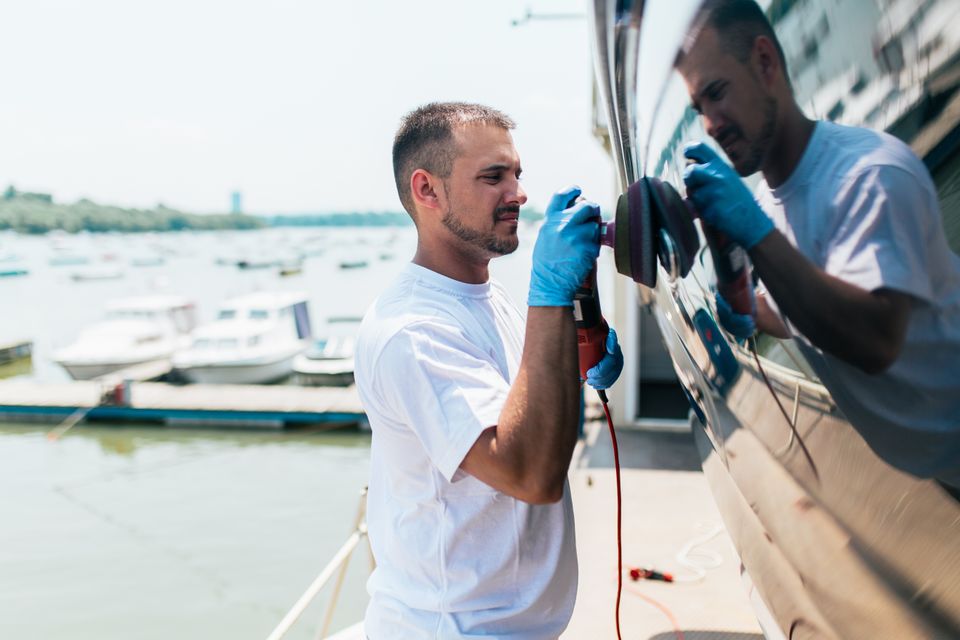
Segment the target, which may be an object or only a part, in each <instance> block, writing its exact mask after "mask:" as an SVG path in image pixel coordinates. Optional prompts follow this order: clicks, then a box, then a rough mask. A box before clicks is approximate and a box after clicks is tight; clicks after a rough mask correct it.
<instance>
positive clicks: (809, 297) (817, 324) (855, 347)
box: [750, 231, 906, 373]
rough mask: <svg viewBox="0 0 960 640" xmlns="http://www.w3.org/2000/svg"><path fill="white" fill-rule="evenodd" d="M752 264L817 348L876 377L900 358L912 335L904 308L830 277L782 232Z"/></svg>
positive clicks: (756, 252) (754, 252)
mask: <svg viewBox="0 0 960 640" xmlns="http://www.w3.org/2000/svg"><path fill="white" fill-rule="evenodd" d="M750 258H751V260H752V261H753V265H754V267H755V268H756V270H757V273H759V275H760V277H761V278H762V279H763V282H764V285H766V288H767V290H768V291H769V292H770V294H771V295H772V296H773V298H774V299H775V300H776V301H777V305H778V306H779V307H780V309H781V311H783V312H784V314H785V315H786V317H788V318H789V319H790V321H791V322H792V323H793V324H794V325H795V326H796V327H797V329H798V330H799V331H800V332H801V333H803V334H804V335H805V336H806V337H807V338H808V339H809V340H810V341H811V342H812V343H813V344H815V345H816V346H818V347H820V348H821V349H823V350H824V351H827V352H829V353H832V354H833V355H835V356H837V357H839V358H841V359H843V360H846V361H847V362H850V363H851V364H853V365H855V366H858V367H860V368H862V369H864V370H865V371H867V372H870V373H875V372H877V371H880V370H882V369H884V368H885V367H886V366H889V364H890V362H892V360H893V359H894V358H895V357H896V354H897V353H898V352H899V349H900V345H901V344H902V342H903V335H904V333H905V329H906V316H905V315H904V314H905V311H904V308H903V305H902V304H898V303H895V302H892V301H891V300H890V299H888V298H886V297H884V296H878V295H875V294H873V293H871V292H869V291H865V290H863V289H861V288H859V287H856V286H854V285H852V284H849V283H847V282H844V281H843V280H840V279H839V278H835V277H833V276H831V275H829V274H827V273H826V272H824V271H823V270H821V269H819V268H817V266H816V265H814V264H813V263H812V262H810V260H808V259H807V258H806V257H805V256H804V255H803V254H801V253H800V252H799V251H798V250H797V249H796V247H794V246H793V245H791V244H790V242H789V241H788V240H787V239H786V238H785V237H784V236H783V234H781V233H780V232H779V231H773V232H772V233H770V234H769V235H768V236H767V237H766V238H764V239H763V240H762V241H761V242H760V243H758V244H757V245H756V246H755V247H754V248H753V249H751V251H750Z"/></svg>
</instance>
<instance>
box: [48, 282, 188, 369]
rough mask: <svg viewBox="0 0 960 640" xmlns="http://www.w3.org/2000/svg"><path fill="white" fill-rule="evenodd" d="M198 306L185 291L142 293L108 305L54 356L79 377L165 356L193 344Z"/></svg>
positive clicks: (59, 362)
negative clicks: (102, 315)
mask: <svg viewBox="0 0 960 640" xmlns="http://www.w3.org/2000/svg"><path fill="white" fill-rule="evenodd" d="M195 324H196V319H195V310H194V305H193V303H192V302H190V301H189V300H188V299H187V298H184V297H182V296H168V295H156V296H141V297H135V298H124V299H119V300H114V301H112V302H110V303H108V304H107V313H106V317H105V318H104V320H102V321H101V322H97V323H95V324H92V325H90V326H89V327H86V328H84V329H83V330H82V331H81V332H80V335H79V337H78V338H77V340H76V341H75V342H73V343H72V344H71V345H69V346H67V347H65V348H63V349H60V350H59V351H57V352H56V353H55V354H54V360H55V361H56V362H57V364H59V365H60V366H62V367H63V368H64V369H66V370H67V373H69V374H70V375H71V377H73V378H74V379H75V380H89V379H91V378H96V377H98V376H102V375H105V374H107V373H111V372H114V371H118V370H120V369H125V368H127V367H131V366H133V365H137V364H142V363H145V362H152V361H156V360H165V359H169V358H170V357H171V356H173V353H174V352H175V351H176V350H177V349H180V348H183V347H184V346H186V345H187V344H188V343H189V333H190V331H191V330H192V329H193V328H194V325H195Z"/></svg>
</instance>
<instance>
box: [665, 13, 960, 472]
mask: <svg viewBox="0 0 960 640" xmlns="http://www.w3.org/2000/svg"><path fill="white" fill-rule="evenodd" d="M701 18H702V19H701V20H699V21H698V22H697V27H695V32H693V33H691V38H690V40H689V41H688V46H687V47H686V48H685V50H684V51H683V52H682V53H681V55H680V57H679V58H678V61H677V68H678V70H679V71H680V73H681V75H682V76H683V79H684V81H685V83H686V86H687V90H688V92H689V94H690V97H691V100H692V102H693V107H694V109H696V110H697V112H698V113H700V114H701V116H702V118H703V124H704V127H705V128H706V130H707V133H708V134H710V136H711V137H713V139H714V140H716V142H717V143H718V144H719V145H720V146H721V147H722V148H723V150H724V152H725V153H726V155H727V157H728V158H729V159H730V161H731V162H732V163H733V169H735V170H736V172H734V170H733V169H731V167H730V166H729V165H727V164H726V163H725V162H724V161H723V160H722V159H720V157H719V156H718V155H717V154H716V153H715V152H714V151H713V150H712V149H711V148H710V147H708V146H706V145H705V144H702V143H701V144H697V145H691V146H689V147H688V148H687V149H686V150H685V154H686V156H687V157H688V158H690V159H691V160H693V161H694V162H695V163H696V164H693V165H691V166H689V167H688V168H687V171H686V173H685V175H684V181H685V182H686V185H687V191H688V194H689V195H690V197H691V198H692V200H693V201H694V203H695V204H696V206H697V207H698V209H699V210H700V212H701V215H702V216H703V218H704V220H705V221H707V222H708V223H710V224H712V225H713V226H714V227H716V228H717V229H719V230H720V231H723V232H725V233H726V234H727V235H728V236H730V237H731V238H733V239H734V240H735V241H736V242H738V243H739V244H741V245H742V246H743V247H745V248H746V249H747V250H748V251H749V253H750V257H751V260H752V262H753V265H754V269H755V270H756V272H757V274H758V275H759V276H760V278H761V281H762V287H761V289H760V291H758V297H757V309H756V311H757V313H756V326H757V327H758V328H759V329H761V330H762V331H764V332H767V333H769V334H772V335H775V336H777V337H781V338H788V337H791V336H792V334H793V332H794V331H796V332H797V333H799V334H802V336H803V338H804V339H802V340H798V344H799V345H800V346H801V349H802V350H803V351H804V354H805V355H806V356H807V357H808V359H809V360H810V362H811V364H812V365H813V366H814V368H815V369H816V371H817V374H818V375H819V376H820V378H821V380H822V381H823V383H824V384H825V385H826V386H827V387H828V388H829V389H830V391H831V393H832V395H833V396H834V399H835V400H836V402H837V404H838V405H839V407H840V408H841V409H842V410H843V412H844V413H845V414H846V416H847V418H848V419H849V420H850V422H851V424H853V425H854V426H855V427H856V428H857V429H858V431H860V432H861V434H862V435H863V436H864V438H865V439H866V440H867V441H868V443H869V444H870V445H871V447H873V449H874V450H875V451H876V452H877V453H878V454H879V455H880V456H881V457H883V458H884V459H885V460H887V461H888V462H890V463H891V464H893V465H894V466H897V467H898V468H901V469H903V470H906V471H909V472H911V473H914V474H916V475H919V476H922V477H936V478H938V479H940V480H941V481H943V482H945V483H947V484H948V485H952V487H954V488H956V487H960V259H958V258H957V256H956V255H954V254H953V253H952V252H951V251H950V249H949V247H948V245H947V243H946V238H945V235H944V232H943V226H942V221H941V216H940V209H939V205H938V203H937V196H936V190H935V189H934V186H933V183H932V181H931V179H930V175H929V173H928V172H927V170H926V168H925V167H924V165H923V163H922V162H921V161H920V160H919V159H918V158H917V157H916V156H915V155H914V154H913V153H912V152H911V150H910V149H909V147H907V145H905V144H903V143H902V142H901V141H899V140H897V139H896V138H894V137H892V136H890V135H887V134H885V133H881V132H876V131H872V130H868V129H863V128H855V127H845V126H840V125H837V124H834V123H830V122H823V121H813V120H810V119H808V118H807V117H806V116H805V115H804V114H803V113H802V111H801V110H800V107H799V106H798V105H797V102H796V99H795V97H794V95H793V90H792V87H791V84H790V80H789V77H788V75H787V69H786V63H785V59H784V55H783V50H782V48H781V46H780V43H779V42H778V40H777V37H776V35H775V34H774V32H773V29H772V28H771V26H770V24H769V22H768V21H767V19H766V16H765V15H764V14H763V12H762V10H761V9H760V8H759V7H758V6H757V5H756V3H755V2H753V1H752V0H707V2H706V3H705V6H704V9H703V11H702V12H701ZM757 171H760V172H761V173H762V175H763V180H762V181H761V183H760V185H759V186H758V188H757V192H756V197H755V198H754V196H753V195H751V194H750V192H749V191H748V189H747V188H746V186H745V185H744V183H743V181H742V180H741V179H740V176H748V175H751V174H753V173H755V172H757ZM737 174H739V175H737ZM717 311H718V315H719V316H720V320H721V322H722V324H724V326H725V327H727V329H728V330H730V331H731V332H732V333H734V334H735V335H738V337H744V336H747V335H750V334H752V333H753V330H754V326H753V321H752V319H751V318H750V316H738V315H736V314H734V313H732V312H731V310H730V308H729V305H728V304H726V301H724V300H723V299H722V298H720V297H718V299H717Z"/></svg>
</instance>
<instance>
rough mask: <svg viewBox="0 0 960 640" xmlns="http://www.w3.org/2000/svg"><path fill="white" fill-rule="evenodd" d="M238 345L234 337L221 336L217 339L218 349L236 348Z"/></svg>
mask: <svg viewBox="0 0 960 640" xmlns="http://www.w3.org/2000/svg"><path fill="white" fill-rule="evenodd" d="M237 346H239V345H238V342H237V339H236V338H221V339H220V340H217V348H218V349H236V348H237Z"/></svg>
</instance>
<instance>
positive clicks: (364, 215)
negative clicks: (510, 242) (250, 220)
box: [269, 208, 543, 227]
mask: <svg viewBox="0 0 960 640" xmlns="http://www.w3.org/2000/svg"><path fill="white" fill-rule="evenodd" d="M542 218H543V213H542V212H540V211H535V210H533V209H530V208H525V209H521V210H520V219H521V220H540V219H542ZM269 221H270V226H272V227H405V226H408V225H411V224H413V221H412V220H411V219H410V216H409V215H407V213H406V212H403V211H352V212H338V213H308V214H297V215H277V216H273V217H271V218H269Z"/></svg>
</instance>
